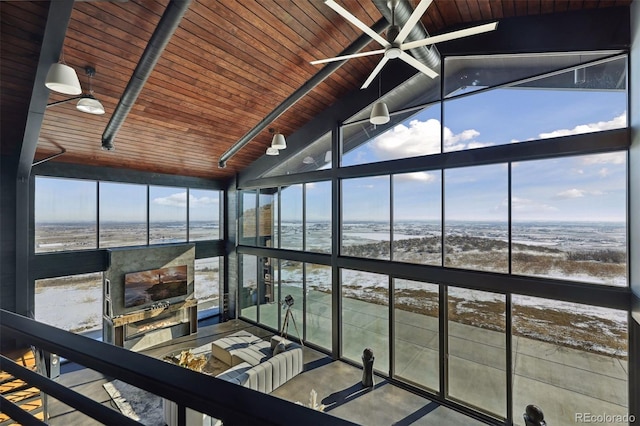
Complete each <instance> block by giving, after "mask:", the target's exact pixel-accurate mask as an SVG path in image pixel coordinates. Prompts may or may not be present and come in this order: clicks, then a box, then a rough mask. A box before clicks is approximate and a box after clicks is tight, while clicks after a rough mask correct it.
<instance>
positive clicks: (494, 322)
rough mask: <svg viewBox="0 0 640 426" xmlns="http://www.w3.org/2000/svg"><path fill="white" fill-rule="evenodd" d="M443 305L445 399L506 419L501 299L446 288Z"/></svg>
mask: <svg viewBox="0 0 640 426" xmlns="http://www.w3.org/2000/svg"><path fill="white" fill-rule="evenodd" d="M447 304H448V307H449V308H448V309H449V312H448V316H449V321H448V325H447V327H448V331H449V342H448V346H449V353H448V360H449V363H448V365H449V370H448V377H449V396H450V397H452V398H455V399H456V400H459V401H461V402H463V403H464V404H468V405H471V406H473V407H475V408H478V409H481V410H483V411H485V412H487V413H489V414H493V415H497V416H499V417H504V416H506V414H507V412H506V410H507V391H506V381H507V371H506V362H507V361H506V334H505V331H506V322H505V309H506V305H505V296H504V295H501V294H495V293H489V292H486V291H478V290H466V289H462V288H453V287H450V288H449V293H448V303H447ZM525 407H526V405H525Z"/></svg>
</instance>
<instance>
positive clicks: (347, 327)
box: [340, 269, 389, 374]
mask: <svg viewBox="0 0 640 426" xmlns="http://www.w3.org/2000/svg"><path fill="white" fill-rule="evenodd" d="M340 272H341V273H340V279H341V287H342V354H343V356H344V357H345V358H347V359H350V360H352V361H355V362H357V363H362V352H363V351H364V349H365V348H371V349H372V350H373V355H374V357H375V364H374V368H375V369H376V370H379V371H381V372H383V373H384V374H387V373H388V371H389V277H388V276H386V275H381V274H374V273H371V272H363V271H354V270H349V269H342V270H341V271H340Z"/></svg>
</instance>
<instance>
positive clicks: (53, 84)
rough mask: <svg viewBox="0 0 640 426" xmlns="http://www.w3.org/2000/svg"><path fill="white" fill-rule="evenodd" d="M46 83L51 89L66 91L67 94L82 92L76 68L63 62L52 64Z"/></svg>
mask: <svg viewBox="0 0 640 426" xmlns="http://www.w3.org/2000/svg"><path fill="white" fill-rule="evenodd" d="M44 85H45V86H47V88H48V89H49V90H53V91H54V92H58V93H64V94H65V95H79V94H81V93H82V87H80V80H78V74H76V70H74V69H73V68H71V67H70V66H69V65H67V64H65V63H62V62H58V63H55V64H52V65H51V67H50V68H49V72H48V73H47V78H46V80H45V82H44Z"/></svg>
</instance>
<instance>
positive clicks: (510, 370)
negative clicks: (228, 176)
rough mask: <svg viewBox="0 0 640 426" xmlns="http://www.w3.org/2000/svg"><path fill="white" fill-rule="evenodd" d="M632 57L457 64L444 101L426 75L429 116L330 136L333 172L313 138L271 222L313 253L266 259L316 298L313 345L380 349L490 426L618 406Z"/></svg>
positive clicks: (398, 118)
mask: <svg viewBox="0 0 640 426" xmlns="http://www.w3.org/2000/svg"><path fill="white" fill-rule="evenodd" d="M626 63H627V57H626V56H625V55H621V54H620V52H595V53H589V52H576V53H558V54H545V55H529V54H527V55H500V56H495V57H493V56H482V57H479V56H474V57H455V58H454V57H451V58H446V59H445V60H444V76H443V79H442V82H441V84H442V86H441V87H440V88H439V89H440V90H436V91H435V92H437V93H441V94H442V95H443V96H444V98H443V99H442V101H437V100H436V99H434V98H433V96H432V94H433V93H434V90H432V88H431V87H430V86H428V84H430V83H428V82H426V83H424V84H425V94H424V96H422V99H423V102H424V104H423V105H422V107H416V106H415V105H416V99H418V98H420V96H421V94H419V93H418V94H416V93H411V94H407V93H404V95H405V96H407V100H406V102H407V105H410V106H411V108H408V109H407V110H402V109H401V107H399V109H400V111H398V112H395V113H394V114H392V120H391V122H390V123H389V124H387V125H382V126H373V125H371V124H369V122H368V120H366V119H365V118H364V117H366V116H367V114H366V112H363V113H361V114H358V115H356V116H355V118H353V120H352V121H349V119H347V120H346V123H345V124H344V125H343V126H342V127H340V129H336V131H337V132H339V135H340V136H341V138H340V137H337V138H334V145H333V146H331V150H328V149H327V145H326V144H327V139H326V138H321V140H318V144H319V145H318V146H320V145H322V147H323V149H324V150H326V152H327V153H328V154H331V153H332V152H336V151H337V152H339V153H340V155H339V156H336V158H339V160H340V162H339V164H330V168H331V170H328V167H329V166H325V168H327V169H326V170H323V167H312V163H314V162H315V163H317V158H318V152H320V150H319V149H318V147H315V146H314V144H313V143H312V144H309V150H310V151H309V152H310V153H312V154H313V155H311V154H310V157H309V159H306V158H305V157H304V156H303V154H302V153H296V155H295V156H292V157H291V159H289V160H287V165H288V166H287V168H286V170H285V169H284V168H282V167H280V168H279V169H278V170H280V172H281V173H280V174H278V173H277V172H274V171H272V172H270V173H269V174H268V175H269V176H270V180H269V181H270V182H271V184H273V182H277V184H278V185H280V186H279V188H280V189H279V194H280V195H281V199H280V200H279V203H278V206H279V208H280V209H281V211H280V215H281V217H280V218H279V219H277V220H279V221H277V220H276V222H274V228H278V226H280V227H281V229H282V230H283V231H282V232H283V235H282V238H283V241H285V239H284V238H285V237H284V232H285V231H284V230H285V228H288V231H287V232H290V233H291V235H295V234H296V233H297V232H301V233H302V235H303V237H302V239H303V241H304V244H303V245H302V247H301V246H300V245H299V244H297V242H296V244H293V243H292V242H291V243H285V244H281V245H280V248H281V249H286V250H287V251H288V250H294V251H295V252H296V254H295V255H292V254H291V253H287V252H285V251H283V250H278V249H274V250H266V251H264V252H261V253H262V254H264V255H269V256H271V257H273V258H277V259H279V268H280V269H279V271H280V275H279V279H280V283H281V284H282V285H284V281H285V280H284V276H285V275H288V276H289V277H290V278H289V280H292V279H293V277H294V275H295V276H296V277H297V276H301V277H302V278H301V281H300V283H299V284H298V281H295V280H293V281H291V282H292V283H293V282H295V283H296V285H295V286H290V288H292V289H293V288H296V289H297V288H302V289H303V292H304V293H303V295H302V298H303V300H304V304H303V306H302V307H301V308H300V309H302V310H303V311H301V312H296V318H303V319H304V320H303V323H304V328H305V331H304V333H303V334H304V336H305V339H306V340H307V341H308V342H310V343H314V344H316V345H317V346H319V347H320V348H324V349H326V350H328V351H331V352H333V354H336V355H338V356H340V357H341V358H342V359H344V360H347V361H349V362H352V363H355V364H360V363H361V362H362V358H361V357H362V352H363V350H364V349H365V348H371V349H372V350H373V352H374V356H375V364H374V367H375V369H376V370H377V371H379V372H380V373H382V374H385V375H386V374H388V375H391V376H393V377H394V378H395V379H398V380H401V381H403V382H406V383H408V384H410V385H412V386H415V387H416V388H419V389H422V390H424V391H425V392H428V393H430V394H431V395H432V396H434V397H436V398H442V399H447V400H450V401H452V402H453V403H455V404H458V405H459V406H460V407H461V408H462V409H464V410H473V411H476V412H478V413H481V415H485V416H487V417H486V418H493V419H507V420H509V421H512V422H514V423H516V424H521V423H519V422H521V419H522V413H523V412H524V409H525V407H526V405H527V404H530V403H534V404H538V405H540V406H541V407H542V408H543V410H544V411H545V416H546V418H547V419H548V422H549V424H569V423H570V422H571V421H572V420H571V419H570V414H571V413H569V412H568V411H567V409H566V404H562V403H561V401H564V400H565V399H564V398H567V399H566V400H567V401H573V402H572V404H573V403H575V406H576V407H583V406H585V405H588V402H587V401H594V402H593V404H592V407H597V408H598V409H600V410H604V411H607V410H608V411H611V412H612V413H616V414H617V413H623V412H624V410H625V408H626V407H627V406H628V395H627V391H626V390H625V389H626V387H627V386H628V385H627V383H628V377H627V373H626V371H628V370H627V367H626V362H627V350H628V349H627V346H628V336H627V328H628V326H627V322H626V321H627V319H626V315H627V311H626V310H625V309H627V305H625V303H624V301H623V299H622V298H621V297H619V294H620V291H619V290H621V289H620V287H622V288H623V289H624V288H628V276H627V263H628V253H627V248H626V247H627V244H628V242H627V223H626V218H627V213H626V212H627V199H626V198H627V179H628V178H627V176H628V171H627V150H626V149H627V147H628V142H629V141H628V135H627V133H626V132H625V131H624V128H625V127H627V86H626ZM487 69H491V70H493V72H491V73H488V72H486V70H487ZM470 76H473V79H470V78H471V77H470ZM425 81H426V80H425ZM432 84H440V80H437V81H435V82H434V83H432ZM414 87H415V86H414ZM411 96H415V99H414V98H412V97H411ZM389 100H390V101H391V102H397V99H396V98H391V97H390V98H389ZM586 135H589V136H586ZM303 152H304V151H303ZM294 159H295V160H296V161H300V165H298V166H296V165H295V164H294V162H295V161H294ZM305 161H306V162H305ZM315 165H316V166H318V164H315ZM306 166H308V167H306ZM274 170H275V169H274ZM291 170H295V172H297V173H299V174H295V172H294V174H293V175H289V174H288V173H289V172H290V171H291ZM305 171H313V173H312V174H310V175H309V176H310V177H311V179H312V181H307V180H306V175H305V174H304V172H305ZM280 182H281V183H280ZM254 185H255V186H254V187H249V188H248V189H247V190H246V191H243V192H242V194H243V195H242V196H243V197H244V196H247V197H251V196H252V195H251V194H255V191H256V190H262V189H261V188H260V184H259V180H258V179H256V180H255V181H254ZM320 188H324V192H323V193H324V194H325V195H324V198H323V196H321V195H320V194H321V192H316V191H315V190H316V189H320ZM327 194H330V196H328V195H327ZM321 200H328V201H321ZM252 202H253V204H254V205H255V201H252ZM299 203H302V208H301V209H300V208H299V207H298V205H299ZM285 209H287V213H286V214H285ZM249 217H251V216H249ZM299 217H301V218H302V219H301V220H298V218H299ZM328 219H337V220H339V223H333V222H331V221H328ZM294 224H295V226H292V225H294ZM243 226H244V225H241V228H242V227H243ZM329 230H330V231H331V232H328V231H329ZM291 241H293V239H292V240H291ZM242 245H248V246H255V243H253V242H251V240H250V239H246V240H243V242H242V243H241V246H240V247H239V248H238V249H239V251H240V252H241V253H242V252H243V250H245V248H244V247H242ZM246 250H247V251H251V250H252V252H255V248H252V249H251V250H249V249H248V248H247V249H246ZM243 256H246V255H243ZM297 265H302V266H301V267H297ZM294 266H295V267H294ZM294 271H295V272H294ZM312 271H314V272H312ZM315 271H317V275H315V276H314V274H315V273H316V272H315ZM291 291H293V290H291ZM622 291H623V292H624V290H622ZM284 294H285V293H284V292H283V293H282V295H281V297H284ZM603 295H604V296H603ZM296 300H297V298H296ZM327 302H330V303H327ZM296 303H297V302H296ZM334 303H338V304H339V309H336V306H335V305H333V304H334ZM259 309H260V310H268V309H270V307H268V306H260V307H259ZM329 312H330V313H331V314H330V315H328V316H327V314H326V313H329ZM336 317H337V319H338V321H337V323H338V324H339V327H338V329H335V327H332V325H333V324H336ZM261 322H263V321H262V319H261ZM279 325H281V323H279ZM272 327H273V328H275V327H274V326H273V325H272ZM323 327H326V328H325V331H324V332H321V329H322V328H323ZM319 332H320V334H318V333H319ZM317 336H322V337H321V339H320V340H319V339H318V337H317ZM337 336H339V337H340V338H339V339H337V338H336V337H337ZM332 337H333V338H332ZM336 344H337V345H336ZM537 351H538V352H537ZM562 366H567V368H566V369H565V370H563V371H566V372H567V373H566V374H569V375H573V374H575V379H576V380H577V382H576V383H578V382H580V378H579V377H580V374H579V373H578V371H581V372H583V373H584V377H583V379H584V388H583V389H578V387H579V386H578V385H577V384H573V382H572V381H573V380H574V376H571V377H570V378H568V379H567V383H568V384H567V386H566V387H563V386H562V385H561V383H559V382H558V380H556V379H557V377H561V373H559V371H560V370H561V369H562V368H563V367H562ZM595 383H606V385H602V386H597V385H595ZM554 395H555V396H557V398H556V399H554ZM595 401H598V402H595ZM581 409H582V408H581ZM608 411H607V412H608ZM572 412H573V411H572Z"/></svg>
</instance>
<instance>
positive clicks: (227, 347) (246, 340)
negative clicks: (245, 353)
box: [211, 331, 263, 366]
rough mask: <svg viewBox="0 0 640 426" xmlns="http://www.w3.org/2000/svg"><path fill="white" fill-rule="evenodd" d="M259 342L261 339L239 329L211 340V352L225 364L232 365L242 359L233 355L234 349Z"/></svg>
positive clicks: (244, 347)
mask: <svg viewBox="0 0 640 426" xmlns="http://www.w3.org/2000/svg"><path fill="white" fill-rule="evenodd" d="M259 342H263V340H262V339H260V338H259V337H256V336H254V335H253V334H251V333H249V332H247V331H239V332H237V333H234V334H231V335H229V336H226V337H223V338H221V339H218V340H216V341H214V342H212V343H211V353H212V355H213V356H214V357H216V358H217V359H219V360H220V361H222V362H224V363H225V364H227V365H231V366H234V365H237V364H240V363H241V362H243V361H244V360H243V359H241V358H238V357H235V358H234V357H233V354H234V352H235V351H237V350H240V349H246V348H248V347H250V346H252V345H253V344H257V343H259Z"/></svg>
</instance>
